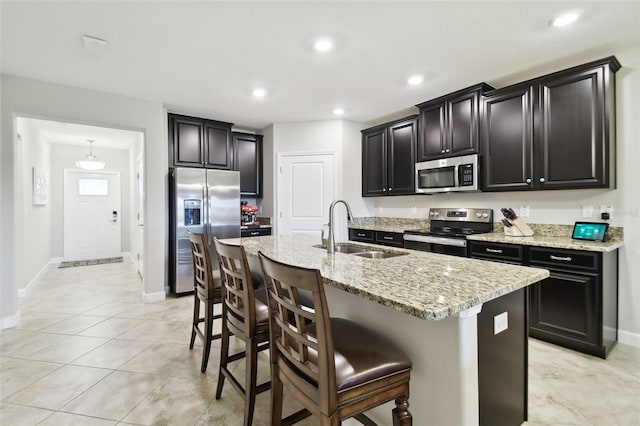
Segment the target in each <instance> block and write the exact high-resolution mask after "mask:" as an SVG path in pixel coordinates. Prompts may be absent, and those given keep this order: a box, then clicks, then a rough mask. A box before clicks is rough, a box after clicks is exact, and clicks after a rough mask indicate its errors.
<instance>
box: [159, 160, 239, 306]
mask: <svg viewBox="0 0 640 426" xmlns="http://www.w3.org/2000/svg"><path fill="white" fill-rule="evenodd" d="M169 196H170V200H171V201H170V203H169V204H170V209H169V223H170V227H169V240H170V243H169V288H170V290H171V292H172V293H174V294H177V295H180V294H185V293H190V292H193V289H194V287H193V258H192V255H191V245H190V243H189V236H188V232H189V231H191V232H196V233H204V234H205V235H206V236H207V241H208V244H209V253H210V255H211V263H212V267H213V268H215V269H217V268H218V262H217V258H216V252H215V247H214V244H213V237H214V236H215V237H218V238H237V237H240V173H239V172H233V171H226V170H210V169H195V168H187V167H177V168H174V169H171V171H170V173H169Z"/></svg>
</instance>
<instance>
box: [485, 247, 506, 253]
mask: <svg viewBox="0 0 640 426" xmlns="http://www.w3.org/2000/svg"><path fill="white" fill-rule="evenodd" d="M485 250H486V251H487V253H499V254H502V250H498V249H492V248H487V249H485Z"/></svg>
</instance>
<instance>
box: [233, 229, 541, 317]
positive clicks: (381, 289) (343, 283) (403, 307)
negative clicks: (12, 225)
mask: <svg viewBox="0 0 640 426" xmlns="http://www.w3.org/2000/svg"><path fill="white" fill-rule="evenodd" d="M224 241H225V242H229V243H231V244H242V245H244V247H245V251H246V253H247V255H248V256H250V257H255V256H257V255H258V251H262V252H263V253H264V254H265V255H267V256H269V257H271V258H273V259H276V260H278V261H280V262H284V263H288V264H292V265H296V266H302V267H306V268H315V269H320V273H321V274H322V277H323V279H324V283H325V285H330V286H333V287H336V288H339V289H342V290H344V291H347V292H349V293H352V294H356V295H358V296H360V297H364V298H366V299H369V300H372V301H375V302H377V303H380V304H382V305H385V306H389V307H391V308H393V309H396V310H398V311H401V312H404V313H407V314H409V315H412V316H415V317H418V318H422V319H428V320H440V319H443V318H446V317H449V316H452V315H455V314H458V313H459V312H461V311H463V310H465V309H468V308H471V307H473V306H476V305H478V304H480V303H483V302H486V301H489V300H492V299H495V298H497V297H499V296H502V295H504V294H507V293H510V292H512V291H515V290H517V289H520V288H522V287H526V286H528V285H530V284H533V283H535V282H538V281H540V280H542V279H544V278H546V277H548V276H549V271H547V270H546V269H538V268H529V267H524V266H517V265H509V264H502V263H496V262H490V261H484V260H477V259H469V258H464V257H454V256H447V255H442V254H436V253H427V252H420V251H414V250H405V249H400V248H398V249H393V250H391V249H387V248H382V247H380V246H377V245H373V244H365V243H348V244H349V245H357V246H364V247H370V248H375V249H377V250H383V251H393V252H404V253H407V254H406V255H403V256H396V257H391V258H386V259H367V258H362V257H359V256H354V255H352V254H345V253H334V254H327V251H326V249H323V248H318V243H319V241H318V239H317V238H315V237H313V236H306V235H296V236H263V237H260V238H234V239H227V240H224ZM314 246H316V247H314Z"/></svg>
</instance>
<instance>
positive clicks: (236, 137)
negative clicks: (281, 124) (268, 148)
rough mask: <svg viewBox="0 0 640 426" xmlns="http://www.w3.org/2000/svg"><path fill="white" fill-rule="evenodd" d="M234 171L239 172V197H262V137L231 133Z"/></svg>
mask: <svg viewBox="0 0 640 426" xmlns="http://www.w3.org/2000/svg"><path fill="white" fill-rule="evenodd" d="M232 138H233V152H234V170H237V171H239V172H240V195H241V196H245V197H257V198H261V197H262V135H255V134H249V133H239V132H233V133H232Z"/></svg>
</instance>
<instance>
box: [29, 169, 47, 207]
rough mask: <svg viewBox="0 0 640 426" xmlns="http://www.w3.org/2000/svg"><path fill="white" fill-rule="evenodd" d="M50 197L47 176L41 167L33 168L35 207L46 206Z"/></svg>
mask: <svg viewBox="0 0 640 426" xmlns="http://www.w3.org/2000/svg"><path fill="white" fill-rule="evenodd" d="M48 197H49V184H48V182H47V176H46V175H45V174H44V172H43V171H42V169H41V168H40V167H34V168H33V205H34V206H44V205H46V204H47V198H48Z"/></svg>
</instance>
